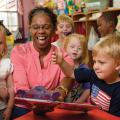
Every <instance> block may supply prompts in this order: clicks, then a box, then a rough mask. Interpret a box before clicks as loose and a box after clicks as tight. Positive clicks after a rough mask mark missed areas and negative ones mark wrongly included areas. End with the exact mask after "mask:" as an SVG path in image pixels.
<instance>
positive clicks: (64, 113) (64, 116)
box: [15, 109, 120, 120]
mask: <svg viewBox="0 0 120 120" xmlns="http://www.w3.org/2000/svg"><path fill="white" fill-rule="evenodd" d="M15 120H120V117H116V116H113V115H111V114H108V113H106V112H104V111H101V110H98V109H97V110H91V111H89V112H88V113H82V112H80V111H71V110H63V109H55V110H54V111H53V112H48V113H46V114H45V115H43V116H37V115H35V114H34V113H33V112H29V113H27V114H25V115H23V116H21V117H19V118H17V119H15Z"/></svg>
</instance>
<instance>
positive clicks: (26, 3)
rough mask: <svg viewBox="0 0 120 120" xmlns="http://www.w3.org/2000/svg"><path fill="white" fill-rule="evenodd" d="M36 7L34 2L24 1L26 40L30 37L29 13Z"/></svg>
mask: <svg viewBox="0 0 120 120" xmlns="http://www.w3.org/2000/svg"><path fill="white" fill-rule="evenodd" d="M33 7H34V4H33V0H23V11H24V13H23V26H24V35H25V38H27V37H28V35H29V29H28V13H29V11H30V10H31V9H32V8H33Z"/></svg>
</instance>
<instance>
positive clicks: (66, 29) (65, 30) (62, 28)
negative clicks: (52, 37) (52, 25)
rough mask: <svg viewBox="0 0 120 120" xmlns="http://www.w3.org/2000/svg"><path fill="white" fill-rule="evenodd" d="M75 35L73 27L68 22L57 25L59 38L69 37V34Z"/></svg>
mask: <svg viewBox="0 0 120 120" xmlns="http://www.w3.org/2000/svg"><path fill="white" fill-rule="evenodd" d="M71 33H73V28H72V25H71V24H70V23H68V22H62V21H61V22H60V23H58V25H57V32H56V34H58V36H59V37H63V36H67V35H69V34H71Z"/></svg>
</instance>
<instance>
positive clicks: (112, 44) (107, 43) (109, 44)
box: [92, 34, 120, 60]
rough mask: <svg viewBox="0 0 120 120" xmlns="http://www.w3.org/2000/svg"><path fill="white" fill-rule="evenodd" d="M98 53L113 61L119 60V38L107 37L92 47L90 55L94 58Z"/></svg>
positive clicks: (114, 36) (117, 36)
mask: <svg viewBox="0 0 120 120" xmlns="http://www.w3.org/2000/svg"><path fill="white" fill-rule="evenodd" d="M98 52H103V53H105V54H108V55H109V56H110V57H112V58H113V59H116V60H120V36H119V35H115V34H113V35H109V36H107V37H106V38H105V39H103V40H101V41H99V42H97V43H96V45H95V46H94V47H93V51H92V55H93V56H96V55H97V53H98Z"/></svg>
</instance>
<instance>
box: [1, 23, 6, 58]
mask: <svg viewBox="0 0 120 120" xmlns="http://www.w3.org/2000/svg"><path fill="white" fill-rule="evenodd" d="M0 39H2V42H3V51H2V53H0V59H1V58H2V57H4V56H5V55H7V52H8V49H7V43H6V35H5V29H4V28H3V27H2V26H1V25H0Z"/></svg>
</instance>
